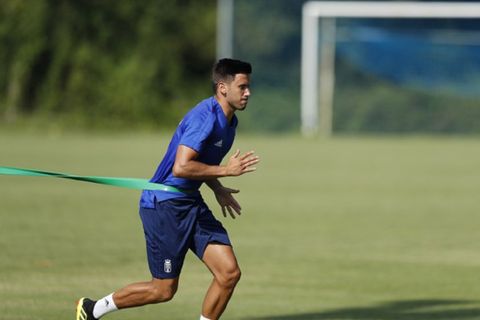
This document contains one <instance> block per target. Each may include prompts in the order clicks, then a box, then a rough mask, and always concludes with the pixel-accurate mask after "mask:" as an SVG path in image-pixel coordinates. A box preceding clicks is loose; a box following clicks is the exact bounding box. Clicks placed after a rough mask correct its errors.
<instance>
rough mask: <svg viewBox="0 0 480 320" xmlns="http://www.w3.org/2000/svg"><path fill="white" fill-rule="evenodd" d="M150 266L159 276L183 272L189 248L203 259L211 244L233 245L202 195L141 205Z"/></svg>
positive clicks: (167, 276)
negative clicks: (151, 204) (150, 205)
mask: <svg viewBox="0 0 480 320" xmlns="http://www.w3.org/2000/svg"><path fill="white" fill-rule="evenodd" d="M140 217H141V219H142V223H143V230H144V232H145V240H146V242H147V257H148V266H149V267H150V272H151V273H152V276H153V277H154V278H157V279H173V278H177V277H178V276H179V275H180V272H181V270H182V266H183V261H184V259H185V255H186V254H187V251H188V249H191V250H192V251H193V252H194V253H195V254H196V255H197V257H198V258H200V259H202V257H203V253H204V251H205V248H206V247H207V245H208V244H209V243H221V244H225V245H229V246H231V243H230V239H229V238H228V234H227V231H226V230H225V228H224V227H223V226H222V224H221V223H220V222H219V221H218V220H217V219H215V217H214V216H213V214H212V211H210V209H209V208H208V207H207V205H206V204H205V202H204V201H203V199H202V198H176V199H170V200H165V201H161V202H156V204H155V208H153V209H151V208H143V207H140Z"/></svg>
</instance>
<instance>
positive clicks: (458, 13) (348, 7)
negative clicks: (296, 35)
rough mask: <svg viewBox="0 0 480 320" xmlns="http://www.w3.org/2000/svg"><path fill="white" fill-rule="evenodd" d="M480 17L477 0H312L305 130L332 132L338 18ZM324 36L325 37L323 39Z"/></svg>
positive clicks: (307, 21) (307, 16) (304, 69)
mask: <svg viewBox="0 0 480 320" xmlns="http://www.w3.org/2000/svg"><path fill="white" fill-rule="evenodd" d="M338 18H416V19H423V18H437V19H442V18H456V19H465V18H470V19H472V18H473V19H476V18H480V3H475V2H357V1H355V2H354V1H341V2H337V1H310V2H307V3H305V4H304V6H303V10H302V56H301V97H300V99H301V130H302V133H303V134H304V135H306V136H312V135H316V134H318V133H320V134H322V135H325V136H329V135H331V134H332V119H333V97H334V91H335V50H336V48H335V46H336V41H335V38H336V35H335V33H336V19H338ZM320 39H321V40H320Z"/></svg>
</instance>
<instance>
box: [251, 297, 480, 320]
mask: <svg viewBox="0 0 480 320" xmlns="http://www.w3.org/2000/svg"><path fill="white" fill-rule="evenodd" d="M472 303H475V301H467V300H438V299H436V300H434V299H432V300H408V301H394V302H387V303H384V304H379V305H375V306H371V307H352V308H342V309H336V310H329V311H324V312H314V313H304V314H290V315H276V316H268V317H259V318H253V320H347V319H348V320H455V319H461V320H474V319H475V320H476V319H480V308H479V307H471V306H470V307H469V306H466V304H472Z"/></svg>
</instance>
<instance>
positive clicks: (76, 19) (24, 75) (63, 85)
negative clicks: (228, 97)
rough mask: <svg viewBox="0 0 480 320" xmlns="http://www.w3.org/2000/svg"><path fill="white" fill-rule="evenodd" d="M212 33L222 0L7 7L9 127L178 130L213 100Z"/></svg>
mask: <svg viewBox="0 0 480 320" xmlns="http://www.w3.org/2000/svg"><path fill="white" fill-rule="evenodd" d="M215 28H216V1H215V0H206V1H194V0H190V1H189V0H177V1H175V0H142V1H115V0H103V1H94V0H1V1H0V114H1V118H2V121H7V122H14V121H16V119H18V118H21V117H25V116H27V117H28V116H29V115H31V116H36V117H37V116H38V117H44V118H46V119H52V118H54V119H61V118H67V119H68V121H73V122H75V121H76V122H79V123H80V124H81V125H82V126H87V127H90V126H105V125H106V126H117V125H125V124H127V123H128V124H129V125H137V124H155V125H162V124H171V123H172V120H173V118H177V117H178V115H179V114H182V113H183V112H184V111H185V109H188V108H190V107H191V106H192V104H193V103H194V102H196V101H197V100H198V98H199V97H201V96H204V95H205V94H210V91H209V90H210V84H209V83H208V81H207V82H206V81H205V80H206V79H208V78H209V74H210V66H211V64H212V62H213V61H214V57H215Z"/></svg>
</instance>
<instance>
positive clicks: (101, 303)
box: [93, 293, 118, 319]
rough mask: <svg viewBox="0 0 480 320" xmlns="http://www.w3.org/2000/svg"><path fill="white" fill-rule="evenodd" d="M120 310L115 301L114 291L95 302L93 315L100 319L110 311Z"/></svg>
mask: <svg viewBox="0 0 480 320" xmlns="http://www.w3.org/2000/svg"><path fill="white" fill-rule="evenodd" d="M115 310H118V308H117V306H116V305H115V302H113V293H112V294H109V295H108V296H106V297H105V298H102V299H100V300H98V301H97V303H95V306H94V307H93V316H94V317H95V318H97V319H100V318H101V317H102V316H104V315H106V314H107V313H109V312H112V311H115Z"/></svg>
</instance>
